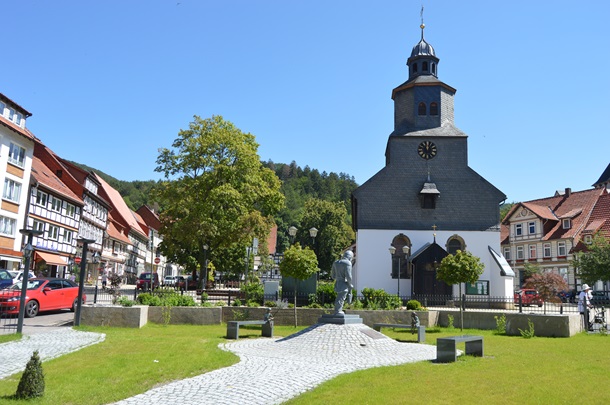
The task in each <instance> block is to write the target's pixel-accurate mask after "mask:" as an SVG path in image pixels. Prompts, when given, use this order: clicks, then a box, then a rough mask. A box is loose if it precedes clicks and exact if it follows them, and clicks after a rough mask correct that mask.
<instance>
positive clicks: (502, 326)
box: [494, 314, 506, 335]
mask: <svg viewBox="0 0 610 405" xmlns="http://www.w3.org/2000/svg"><path fill="white" fill-rule="evenodd" d="M494 319H495V320H496V330H495V332H494V333H495V334H496V335H504V334H505V333H506V315H505V314H502V316H494Z"/></svg>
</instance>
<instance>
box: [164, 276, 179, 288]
mask: <svg viewBox="0 0 610 405" xmlns="http://www.w3.org/2000/svg"><path fill="white" fill-rule="evenodd" d="M163 285H164V286H168V287H173V286H175V285H176V276H165V277H163Z"/></svg>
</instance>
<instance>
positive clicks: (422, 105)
mask: <svg viewBox="0 0 610 405" xmlns="http://www.w3.org/2000/svg"><path fill="white" fill-rule="evenodd" d="M417 115H426V103H424V102H421V103H419V105H418V106H417Z"/></svg>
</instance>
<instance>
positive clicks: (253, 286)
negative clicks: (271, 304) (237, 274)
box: [240, 283, 265, 306]
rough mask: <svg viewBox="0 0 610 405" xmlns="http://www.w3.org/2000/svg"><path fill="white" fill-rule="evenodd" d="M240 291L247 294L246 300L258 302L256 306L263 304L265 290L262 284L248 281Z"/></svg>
mask: <svg viewBox="0 0 610 405" xmlns="http://www.w3.org/2000/svg"><path fill="white" fill-rule="evenodd" d="M240 291H241V292H243V293H245V294H246V300H248V302H256V303H257V305H256V306H260V305H263V299H264V295H265V290H264V288H263V285H262V284H259V283H248V284H244V285H243V286H242V287H241V288H240Z"/></svg>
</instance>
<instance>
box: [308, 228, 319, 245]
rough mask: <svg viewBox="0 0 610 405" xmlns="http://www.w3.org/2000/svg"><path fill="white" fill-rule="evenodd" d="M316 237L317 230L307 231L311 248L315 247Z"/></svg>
mask: <svg viewBox="0 0 610 405" xmlns="http://www.w3.org/2000/svg"><path fill="white" fill-rule="evenodd" d="M317 235H318V230H317V229H316V228H310V229H309V236H311V240H312V244H313V247H314V248H315V247H316V236H317Z"/></svg>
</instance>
